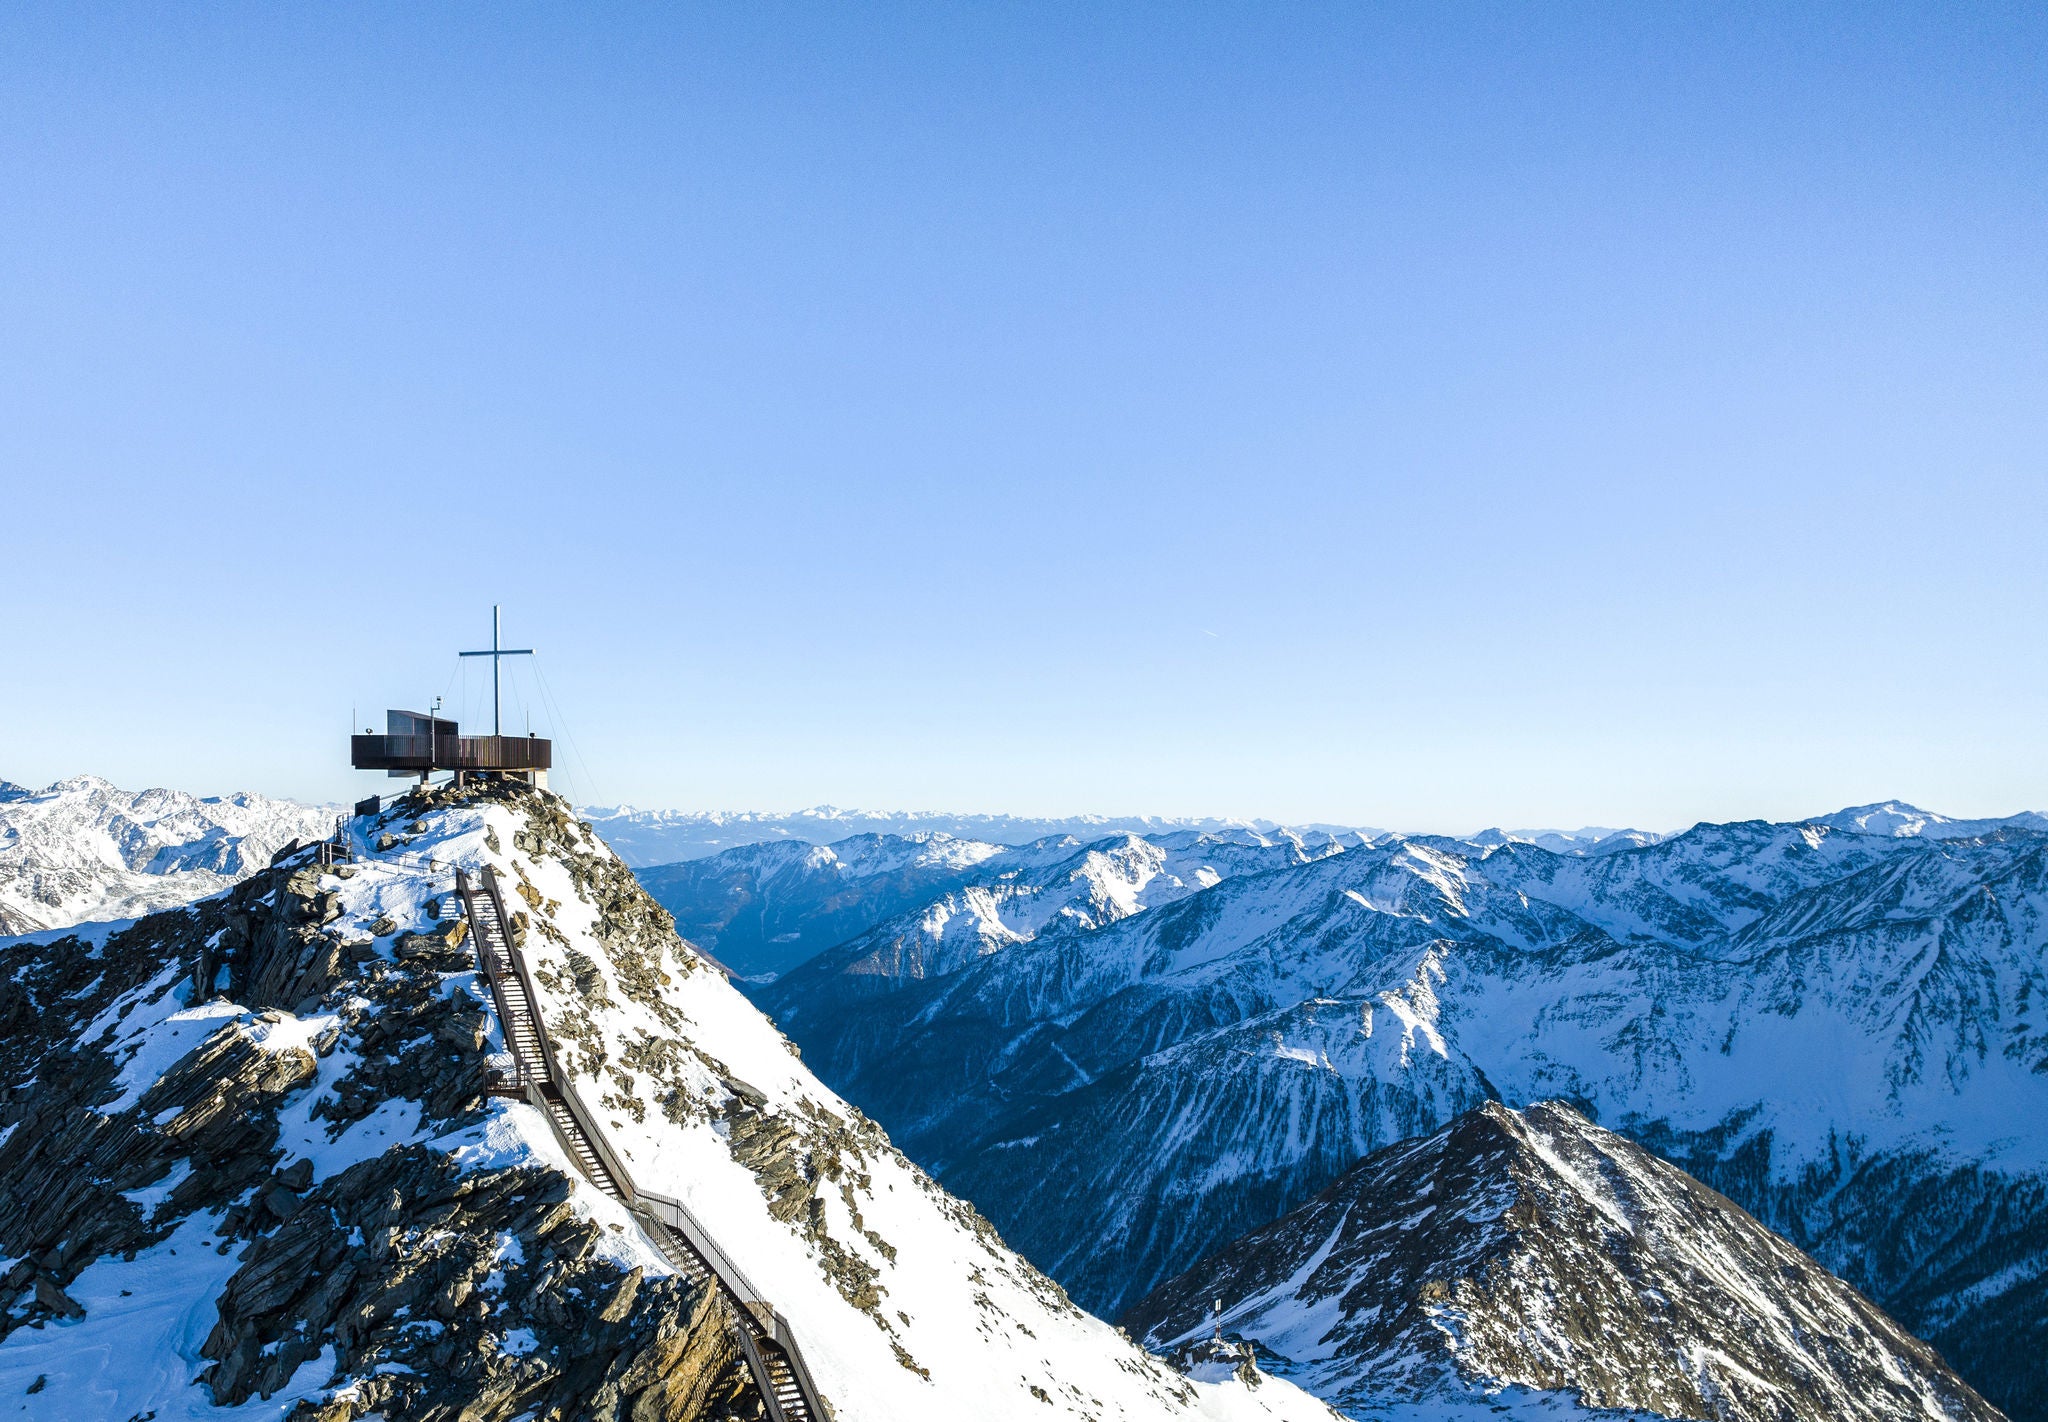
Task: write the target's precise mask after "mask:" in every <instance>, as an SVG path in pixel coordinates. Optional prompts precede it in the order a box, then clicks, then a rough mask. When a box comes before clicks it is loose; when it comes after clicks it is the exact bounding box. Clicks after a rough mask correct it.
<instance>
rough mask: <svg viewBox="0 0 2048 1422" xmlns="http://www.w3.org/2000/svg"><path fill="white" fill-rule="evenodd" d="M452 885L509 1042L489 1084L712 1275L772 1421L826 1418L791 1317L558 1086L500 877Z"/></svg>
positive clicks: (691, 1272) (672, 1250)
mask: <svg viewBox="0 0 2048 1422" xmlns="http://www.w3.org/2000/svg"><path fill="white" fill-rule="evenodd" d="M455 887H456V889H457V891H458V892H459V893H460V894H461V896H462V908H463V912H464V913H465V914H467V915H468V918H469V936H470V938H471V940H472V941H473V942H474V943H475V944H476V957H477V963H478V965H479V966H480V967H481V968H482V969H483V974H484V980H485V982H486V983H488V984H489V986H490V992H491V1002H492V1005H493V1006H494V1007H495V1008H496V1009H497V1013H498V1022H499V1025H500V1026H501V1027H503V1028H504V1032H505V1044H506V1046H507V1047H508V1048H509V1049H510V1051H511V1058H512V1062H511V1066H510V1068H509V1070H494V1071H493V1072H492V1075H491V1079H490V1083H489V1090H490V1092H491V1094H492V1095H494V1096H511V1097H517V1098H519V1099H520V1100H524V1101H528V1102H531V1103H532V1104H533V1105H534V1106H536V1107H537V1108H539V1110H540V1111H541V1113H542V1114H543V1115H545V1116H546V1117H547V1120H548V1124H549V1125H550V1126H552V1127H553V1128H554V1132H555V1138H556V1139H557V1140H559V1141H560V1142H561V1143H562V1148H563V1149H564V1150H566V1151H568V1152H569V1155H570V1158H571V1159H573V1160H574V1161H575V1162H576V1164H577V1167H578V1168H579V1169H581V1170H582V1172H583V1174H584V1175H585V1176H586V1177H587V1178H588V1179H589V1180H590V1182H591V1183H592V1184H593V1185H595V1186H597V1188H598V1189H600V1190H602V1191H604V1192H605V1193H606V1194H607V1195H610V1196H611V1197H612V1198H614V1199H616V1200H618V1201H620V1202H621V1203H623V1204H624V1205H625V1206H626V1208H628V1209H629V1210H631V1211H632V1212H633V1214H634V1216H635V1217H636V1218H637V1219H638V1220H639V1222H640V1225H641V1228H642V1229H643V1230H644V1231H645V1233H646V1235H647V1237H648V1239H649V1240H651V1241H652V1242H653V1244H654V1247H655V1248H656V1249H658V1250H660V1251H661V1254H662V1257H663V1258H665V1259H667V1260H668V1261H669V1263H670V1264H671V1265H672V1266H674V1268H675V1270H676V1272H678V1273H680V1274H681V1275H682V1276H683V1277H684V1278H686V1279H688V1280H689V1281H690V1282H691V1283H692V1284H697V1285H702V1284H704V1283H706V1282H711V1283H714V1284H715V1285H716V1286H717V1288H718V1290H719V1292H720V1293H722V1294H723V1295H724V1296H725V1299H726V1302H727V1304H728V1305H730V1310H729V1311H730V1312H731V1313H732V1315H733V1317H734V1328H733V1332H734V1335H735V1337H736V1338H737V1340H738V1342H739V1346H740V1353H741V1356H742V1357H744V1358H745V1359H746V1363H747V1370H748V1371H749V1372H750V1373H752V1374H753V1378H754V1385H755V1386H756V1387H757V1388H758V1389H759V1390H760V1393H761V1396H762V1399H763V1400H764V1401H765V1402H766V1404H767V1408H768V1416H769V1418H770V1422H826V1418H827V1414H826V1412H825V1408H824V1405H823V1403H822V1402H821V1401H820V1400H819V1397H818V1390H817V1385H816V1384H815V1383H813V1382H812V1381H811V1374H810V1370H809V1369H808V1368H806V1367H805V1366H804V1359H803V1353H802V1351H801V1350H800V1349H798V1347H797V1345H796V1339H795V1337H794V1336H792V1335H791V1333H790V1331H789V1322H788V1320H786V1319H784V1318H783V1316H782V1315H781V1314H779V1313H777V1312H776V1311H775V1309H774V1307H773V1306H772V1305H770V1304H768V1303H767V1302H766V1301H765V1300H763V1299H762V1298H761V1292H760V1290H758V1289H756V1288H755V1287H754V1286H753V1284H752V1283H750V1282H749V1281H748V1279H747V1277H746V1275H744V1274H742V1273H741V1272H740V1270H739V1268H738V1266H736V1265H735V1264H734V1263H733V1262H732V1261H731V1260H730V1259H728V1258H727V1257H726V1256H725V1252H724V1251H723V1250H721V1249H720V1248H719V1247H718V1245H717V1244H716V1243H715V1242H714V1241H713V1240H712V1238H711V1236H710V1235H709V1234H708V1233H707V1232H706V1231H705V1229H704V1227H703V1225H702V1224H700V1223H699V1222H698V1220H697V1217H696V1216H695V1215H693V1214H692V1213H691V1212H690V1210H689V1207H688V1206H686V1205H684V1204H683V1202H682V1201H680V1200H677V1199H673V1198H671V1197H670V1196H667V1195H660V1194H656V1193H654V1192H653V1191H647V1190H640V1189H638V1188H636V1187H635V1185H634V1184H633V1179H632V1177H631V1176H630V1175H628V1174H627V1173H626V1170H625V1168H624V1167H623V1166H622V1165H621V1164H620V1163H619V1161H618V1159H617V1157H615V1156H614V1155H613V1154H612V1153H611V1150H610V1148H609V1147H608V1146H606V1144H605V1142H604V1137H603V1136H602V1135H601V1134H600V1133H599V1132H598V1131H597V1129H596V1127H595V1125H594V1124H593V1123H592V1122H590V1121H589V1120H588V1119H586V1117H585V1116H584V1112H583V1107H582V1103H581V1102H579V1101H578V1100H577V1098H576V1096H575V1093H574V1091H573V1089H571V1088H565V1086H564V1084H563V1081H564V1079H563V1077H562V1074H561V1072H560V1070H559V1068H558V1067H557V1065H556V1062H555V1050H554V1043H552V1042H551V1041H549V1040H548V1035H547V1028H546V1026H545V1025H544V1024H543V1023H542V1021H541V1018H540V1013H539V1010H538V1009H537V1008H536V1006H535V1004H536V1003H537V1002H538V1001H539V998H538V995H537V994H536V993H535V992H534V991H533V983H532V981H531V979H529V978H528V977H527V973H526V963H525V961H524V960H523V959H522V958H521V957H520V956H519V951H518V949H516V948H514V947H513V946H512V938H511V935H510V933H509V932H507V928H508V925H509V923H510V918H509V916H508V915H507V913H506V912H505V899H504V895H503V894H502V893H501V892H500V891H499V887H498V876H497V873H496V871H495V870H494V869H492V868H491V866H489V865H485V866H484V870H483V874H482V876H481V880H480V881H479V880H474V879H471V878H470V876H469V873H468V871H466V870H463V869H457V870H456V871H455Z"/></svg>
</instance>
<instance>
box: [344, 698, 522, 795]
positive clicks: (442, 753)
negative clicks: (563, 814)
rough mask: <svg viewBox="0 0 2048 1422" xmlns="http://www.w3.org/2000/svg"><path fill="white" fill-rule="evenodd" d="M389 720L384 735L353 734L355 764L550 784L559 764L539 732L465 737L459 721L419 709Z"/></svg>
mask: <svg viewBox="0 0 2048 1422" xmlns="http://www.w3.org/2000/svg"><path fill="white" fill-rule="evenodd" d="M385 719H386V730H385V733H384V734H383V735H381V736H380V735H375V734H372V733H365V734H363V735H360V736H350V737H349V738H348V752H349V763H350V764H351V765H353V766H354V767H355V768H356V769H357V770H382V771H386V772H388V773H390V774H391V775H394V776H398V775H417V776H419V777H420V778H421V779H425V778H426V777H427V776H428V775H430V774H432V773H433V772H435V771H437V770H441V771H452V772H453V773H454V774H455V776H456V778H457V779H458V780H460V779H465V778H467V777H468V776H470V775H491V776H503V777H507V778H517V779H520V780H526V781H530V782H532V783H533V784H536V785H545V784H547V773H548V770H549V769H550V767H552V766H553V764H554V743H553V742H552V741H548V740H544V739H543V738H541V737H539V736H533V735H526V736H465V735H462V734H461V733H460V730H459V728H458V727H457V726H456V724H455V722H453V721H445V720H442V719H441V718H439V717H437V716H425V715H422V714H421V713H419V712H417V711H389V712H386V713H385Z"/></svg>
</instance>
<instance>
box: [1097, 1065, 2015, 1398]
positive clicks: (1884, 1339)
mask: <svg viewBox="0 0 2048 1422" xmlns="http://www.w3.org/2000/svg"><path fill="white" fill-rule="evenodd" d="M1216 1299H1221V1300H1222V1301H1223V1314H1222V1321H1223V1323H1225V1324H1226V1325H1227V1326H1229V1327H1230V1328H1231V1329H1232V1330H1233V1331H1234V1332H1236V1333H1237V1334H1239V1335H1242V1336H1243V1337H1246V1338H1250V1339H1255V1340H1257V1342H1258V1344H1259V1346H1260V1347H1261V1349H1262V1350H1263V1351H1264V1352H1266V1354H1267V1355H1268V1356H1270V1357H1271V1358H1273V1359H1276V1360H1277V1361H1276V1363H1275V1366H1276V1368H1277V1369H1278V1370H1279V1371H1281V1372H1283V1373H1284V1374H1286V1375H1288V1376H1291V1377H1294V1378H1296V1379H1297V1380H1299V1381H1303V1382H1305V1383H1307V1384H1310V1385H1312V1386H1313V1389H1314V1390H1315V1391H1316V1392H1317V1394H1318V1395H1319V1396H1322V1397H1324V1398H1327V1399H1329V1400H1331V1401H1333V1402H1337V1403H1339V1404H1340V1405H1349V1406H1360V1407H1362V1406H1366V1405H1369V1404H1372V1403H1380V1404H1384V1403H1388V1402H1393V1401H1397V1400H1409V1401H1430V1400H1436V1399H1442V1398H1446V1397H1455V1396H1457V1395H1458V1394H1460V1393H1461V1392H1466V1393H1472V1392H1485V1391H1490V1390H1497V1389H1499V1388H1501V1387H1505V1386H1520V1387H1527V1388H1534V1389H1543V1390H1549V1391H1557V1390H1568V1391H1570V1392H1574V1393H1576V1394H1577V1395H1578V1396H1579V1398H1581V1399H1582V1400H1583V1402H1584V1404H1585V1405H1586V1406H1590V1407H1602V1408H1634V1409H1640V1410H1642V1411H1645V1412H1651V1413H1655V1414H1657V1415H1659V1416H1664V1417H1684V1418H1709V1419H1717V1422H1790V1419H1794V1418H1808V1417H1816V1418H1818V1417H1826V1418H1830V1419H1837V1420H1838V1422H1909V1420H1910V1422H1922V1419H1926V1418H1930V1417H1944V1418H1953V1419H1958V1422H1996V1420H1997V1419H1998V1418H1999V1417H2000V1416H2001V1414H2000V1413H1999V1412H1998V1411H1997V1409H1995V1408H1993V1407H1992V1406H1991V1405H1990V1404H1989V1403H1987V1402H1986V1401H1984V1399H1983V1398H1981V1397H1979V1396H1978V1395H1977V1394H1976V1393H1975V1392H1973V1391H1972V1390H1971V1389H1970V1388H1969V1386H1968V1385H1967V1384H1965V1383H1964V1382H1963V1380H1962V1379H1961V1378H1959V1377H1957V1376H1956V1375H1955V1374H1954V1373H1953V1372H1951V1371H1950V1370H1949V1369H1948V1367H1946V1366H1945V1365H1944V1364H1943V1362H1942V1360H1941V1358H1940V1357H1939V1355H1937V1354H1936V1353H1935V1351H1934V1350H1933V1349H1932V1348H1930V1347H1928V1346H1927V1345H1926V1344H1925V1343H1923V1342H1921V1341H1920V1340H1919V1339H1917V1338H1914V1337H1913V1336H1912V1335H1911V1334H1909V1333H1907V1332H1906V1331H1905V1330H1904V1329H1903V1328H1901V1327H1899V1326H1898V1325H1897V1324H1896V1323H1894V1322H1893V1321H1892V1320H1891V1319H1889V1318H1887V1317H1886V1316H1885V1315H1884V1314H1883V1312H1882V1311H1880V1310H1879V1309H1878V1308H1877V1306H1876V1305H1874V1304H1872V1303H1871V1302H1870V1301H1869V1300H1868V1299H1866V1298H1864V1297H1863V1296H1862V1295H1861V1294H1859V1293H1857V1292H1856V1291H1855V1290H1854V1289H1852V1288H1851V1287H1849V1286H1848V1285H1847V1284H1845V1283H1843V1282H1842V1281H1841V1280H1839V1279H1837V1278H1835V1277H1834V1276H1832V1275H1831V1274H1829V1273H1828V1272H1827V1271H1826V1270H1824V1269H1822V1268H1821V1267H1820V1266H1819V1265H1817V1264H1815V1263H1814V1262H1813V1261H1812V1260H1811V1259H1809V1258H1807V1257H1806V1256H1805V1255H1803V1254H1801V1253H1800V1252H1799V1251H1798V1250H1797V1249H1795V1248H1794V1247H1793V1246H1792V1245H1790V1244H1788V1243H1786V1242H1785V1241H1784V1240H1782V1239H1780V1238H1778V1237H1777V1236H1776V1235H1774V1234H1772V1233H1771V1232H1770V1231H1769V1230H1767V1229H1765V1228H1764V1227H1763V1226H1762V1225H1760V1224H1758V1223H1757V1221H1756V1220H1755V1219H1753V1218H1752V1217H1751V1216H1749V1215H1748V1214H1746V1213H1745V1212H1744V1211H1743V1210H1741V1209H1740V1208H1739V1207H1737V1206H1736V1205H1735V1204H1734V1203H1732V1202H1731V1201H1729V1200H1728V1199H1726V1198H1725V1197H1724V1196H1722V1195H1719V1194H1717V1193H1716V1192H1714V1191H1713V1190H1710V1189H1708V1188H1707V1187H1706V1186H1704V1185H1701V1184H1699V1183H1698V1182H1697V1181H1695V1180H1693V1179H1691V1178H1690V1177H1688V1176H1687V1175H1685V1174H1684V1173H1683V1172H1682V1171H1679V1170H1678V1169H1676V1168H1675V1167H1673V1166H1671V1165H1668V1164H1666V1163H1665V1162H1663V1161H1661V1160H1658V1159H1657V1158H1656V1157H1655V1156H1652V1155H1650V1154H1649V1153H1648V1152H1647V1151H1644V1150H1642V1149H1641V1148H1640V1147H1637V1146H1635V1145H1632V1144H1630V1143H1629V1142H1627V1141H1626V1140H1623V1139H1622V1138H1621V1137H1620V1136H1617V1135H1615V1134H1613V1133H1612V1132H1609V1131H1603V1130H1601V1129H1599V1128H1598V1127H1596V1126H1594V1125H1592V1124H1591V1123H1590V1122H1588V1121H1587V1120H1586V1119H1585V1118H1584V1117H1583V1116H1580V1115H1579V1114H1578V1113H1577V1112H1575V1111H1573V1110H1572V1109H1571V1108H1570V1107H1568V1106H1564V1105H1561V1104H1558V1103H1555V1102H1551V1103H1544V1104H1540V1105H1536V1106H1532V1107H1530V1108H1528V1109H1527V1110H1526V1111H1524V1112H1515V1111H1511V1110H1509V1109H1508V1108H1506V1107H1504V1106H1501V1105H1498V1104H1490V1105H1488V1106H1485V1107H1483V1108H1481V1109H1479V1110H1476V1111H1473V1112H1470V1113H1468V1114H1466V1115H1464V1116H1461V1117H1459V1118H1458V1119H1457V1120H1456V1121H1454V1122H1452V1123H1451V1124H1450V1125H1449V1126H1446V1127H1445V1128H1444V1129H1443V1130H1441V1131H1438V1132H1437V1133H1435V1134H1434V1135H1431V1136H1428V1137H1426V1138H1424V1139H1423V1140H1420V1141H1413V1142H1407V1143H1404V1144H1401V1145H1396V1146H1390V1147H1388V1148H1387V1149H1385V1150H1382V1151H1379V1152H1377V1153H1375V1154H1374V1155H1372V1156H1369V1157H1367V1158H1366V1159H1365V1160H1364V1161H1362V1162H1360V1163H1359V1164H1358V1165H1357V1166H1356V1167H1354V1168H1353V1169H1352V1170H1351V1171H1349V1172H1347V1173H1346V1174H1345V1175H1344V1176H1343V1177H1342V1178H1341V1179H1340V1180H1338V1182H1337V1183H1336V1184H1335V1185H1333V1186H1331V1187H1330V1189H1329V1190H1327V1191H1326V1192H1324V1193H1323V1194H1322V1195H1320V1196H1318V1197H1317V1198H1316V1199H1315V1200H1313V1201H1311V1202H1309V1203H1308V1204H1306V1205H1304V1206H1302V1207H1301V1208H1299V1209H1297V1210H1295V1211H1293V1212H1292V1213H1290V1214H1289V1215H1287V1216H1285V1217H1284V1218H1282V1219H1281V1220H1279V1221H1278V1222H1277V1223H1275V1224H1272V1225H1269V1226H1267V1227H1266V1228H1264V1229H1261V1230H1257V1231H1254V1232H1253V1233H1251V1234H1249V1235H1246V1236H1245V1237H1244V1238H1242V1239H1240V1240H1238V1241H1236V1242H1235V1243H1233V1244H1231V1245H1229V1246H1228V1247H1226V1248H1225V1249H1223V1250H1221V1251H1219V1252H1218V1253H1216V1254H1215V1255H1212V1256H1211V1257H1210V1258H1208V1259H1205V1260H1203V1261H1202V1262H1201V1263H1199V1264H1197V1265H1196V1266H1195V1268H1193V1269H1191V1270H1189V1271H1188V1272H1187V1273H1186V1274H1183V1275H1181V1276H1180V1277H1179V1278H1177V1279H1174V1280H1171V1281H1170V1282H1168V1283H1167V1284H1166V1285H1164V1286H1163V1287H1162V1288H1160V1289H1159V1290H1157V1291H1155V1292H1154V1293H1152V1294H1150V1295H1148V1296H1147V1297H1146V1298H1145V1299H1144V1300H1142V1301H1141V1302H1140V1303H1139V1304H1138V1305H1137V1307H1135V1308H1134V1309H1132V1310H1131V1312H1130V1313H1129V1314H1128V1315H1127V1316H1126V1317H1125V1319H1124V1323H1125V1325H1126V1326H1127V1327H1129V1328H1130V1329H1131V1331H1132V1332H1133V1333H1137V1334H1140V1335H1141V1336H1143V1337H1144V1338H1146V1339H1147V1340H1148V1341H1149V1342H1151V1343H1152V1344H1153V1345H1155V1346H1163V1347H1173V1346H1180V1345H1183V1344H1186V1343H1188V1342H1197V1343H1199V1342H1200V1340H1201V1339H1202V1338H1203V1337H1204V1336H1205V1335H1207V1334H1208V1333H1209V1332H1210V1330H1211V1328H1212V1323H1211V1312H1210V1310H1211V1306H1212V1301H1213V1300H1216Z"/></svg>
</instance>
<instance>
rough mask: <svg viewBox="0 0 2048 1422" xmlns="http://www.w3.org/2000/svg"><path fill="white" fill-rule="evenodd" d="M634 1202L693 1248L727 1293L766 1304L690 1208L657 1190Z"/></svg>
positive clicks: (741, 1300)
mask: <svg viewBox="0 0 2048 1422" xmlns="http://www.w3.org/2000/svg"><path fill="white" fill-rule="evenodd" d="M632 1193H633V1197H634V1203H635V1204H636V1205H638V1206H639V1207H641V1208H643V1209H645V1210H646V1211H647V1213H649V1214H650V1215H653V1216H654V1217H655V1218H656V1219H658V1220H660V1221H661V1222H662V1223H663V1224H665V1225H667V1226H668V1227H669V1228H670V1229H672V1230H674V1231H675V1232H676V1233H677V1234H680V1235H681V1236H682V1237H683V1239H684V1240H685V1241H687V1242H688V1244H689V1246H690V1248H692V1249H694V1250H696V1251H697V1254H698V1256H699V1257H700V1258H702V1259H703V1261H704V1262H705V1263H706V1264H708V1265H710V1266H711V1272H712V1273H714V1274H716V1275H717V1276H718V1281H719V1282H720V1283H721V1284H723V1285H724V1286H725V1290H726V1292H727V1293H728V1294H730V1295H732V1297H733V1298H734V1299H735V1300H736V1301H737V1302H739V1303H741V1304H755V1303H766V1302H767V1300H766V1299H764V1298H762V1297H761V1291H760V1290H759V1289H757V1288H755V1287H754V1281H753V1280H751V1279H749V1278H748V1277H747V1276H746V1275H745V1274H744V1273H742V1272H741V1271H740V1266H739V1265H737V1264H735V1263H733V1262H732V1260H731V1258H729V1257H728V1256H727V1254H726V1252H725V1251H724V1250H723V1249H720V1248H719V1247H718V1244H717V1242H716V1241H715V1240H713V1239H712V1238H711V1233H710V1231H709V1230H707V1229H705V1228H704V1226H703V1224H702V1223H701V1222H700V1221H699V1220H698V1218H697V1217H696V1215H694V1214H692V1213H691V1212H690V1207H689V1206H688V1205H686V1204H684V1203H683V1202H682V1201H681V1200H678V1199H676V1198H675V1197H674V1196H672V1195H663V1194H661V1193H659V1192H658V1191H654V1190H640V1189H637V1188H636V1189H634V1190H633V1192H632Z"/></svg>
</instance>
